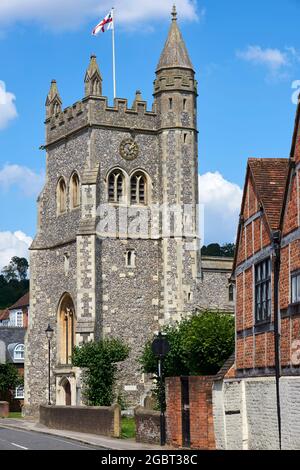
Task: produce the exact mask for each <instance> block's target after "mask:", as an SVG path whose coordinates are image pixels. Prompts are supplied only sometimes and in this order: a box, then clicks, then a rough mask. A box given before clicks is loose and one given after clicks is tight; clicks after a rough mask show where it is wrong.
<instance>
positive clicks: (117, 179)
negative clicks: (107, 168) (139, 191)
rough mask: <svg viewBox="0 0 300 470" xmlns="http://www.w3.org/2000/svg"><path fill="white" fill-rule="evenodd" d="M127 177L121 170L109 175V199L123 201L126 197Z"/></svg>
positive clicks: (110, 200) (116, 201)
mask: <svg viewBox="0 0 300 470" xmlns="http://www.w3.org/2000/svg"><path fill="white" fill-rule="evenodd" d="M124 189H125V178H124V175H123V173H122V172H121V171H120V170H116V171H113V172H112V173H111V174H110V175H109V177H108V201H109V202H115V203H118V202H122V201H123V199H124Z"/></svg>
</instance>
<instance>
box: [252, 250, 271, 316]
mask: <svg viewBox="0 0 300 470" xmlns="http://www.w3.org/2000/svg"><path fill="white" fill-rule="evenodd" d="M271 298H272V295H271V258H268V259H266V260H264V261H262V262H261V263H259V264H257V265H256V266H255V321H256V323H264V322H267V321H269V320H271V310H272V308H271Z"/></svg>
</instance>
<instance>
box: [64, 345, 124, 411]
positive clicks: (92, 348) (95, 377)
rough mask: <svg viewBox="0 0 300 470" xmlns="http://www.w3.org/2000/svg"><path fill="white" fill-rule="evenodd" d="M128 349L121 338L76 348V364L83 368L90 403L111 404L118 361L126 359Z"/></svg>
mask: <svg viewBox="0 0 300 470" xmlns="http://www.w3.org/2000/svg"><path fill="white" fill-rule="evenodd" d="M128 354H129V348H128V347H127V346H126V345H125V344H124V343H123V342H122V341H120V340H118V339H113V338H106V339H103V340H101V341H97V342H91V343H85V344H83V345H82V346H79V347H75V348H74V352H73V355H72V363H73V365H74V366H77V367H80V368H82V369H83V375H82V378H83V389H84V397H85V399H86V401H87V404H88V405H91V406H110V405H112V403H113V401H114V399H115V395H114V385H115V381H116V372H117V363H118V362H121V361H124V360H125V359H126V358H127V357H128Z"/></svg>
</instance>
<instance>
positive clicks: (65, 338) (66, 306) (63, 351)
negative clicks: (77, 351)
mask: <svg viewBox="0 0 300 470" xmlns="http://www.w3.org/2000/svg"><path fill="white" fill-rule="evenodd" d="M75 324H76V318H75V308H74V304H73V301H72V299H71V297H70V295H69V294H65V295H64V297H63V298H62V300H61V302H60V307H59V311H58V327H59V362H60V364H71V356H72V353H73V348H74V346H75Z"/></svg>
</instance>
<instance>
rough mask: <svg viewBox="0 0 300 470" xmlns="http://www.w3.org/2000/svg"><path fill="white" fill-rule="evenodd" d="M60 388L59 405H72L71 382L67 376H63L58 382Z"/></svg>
mask: <svg viewBox="0 0 300 470" xmlns="http://www.w3.org/2000/svg"><path fill="white" fill-rule="evenodd" d="M59 388H60V400H59V402H60V405H65V406H71V405H72V388H71V383H70V381H69V379H68V378H67V377H63V378H62V379H61V381H60V383H59Z"/></svg>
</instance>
